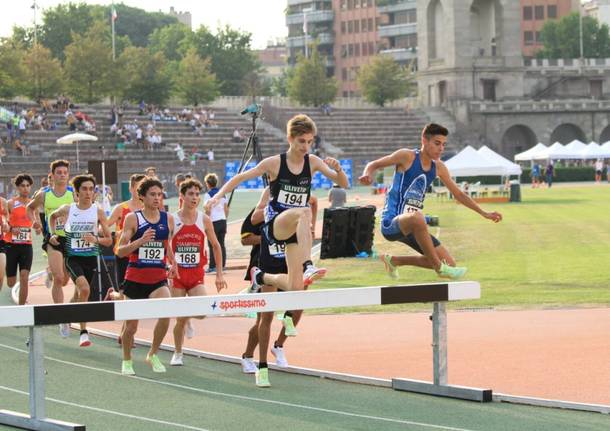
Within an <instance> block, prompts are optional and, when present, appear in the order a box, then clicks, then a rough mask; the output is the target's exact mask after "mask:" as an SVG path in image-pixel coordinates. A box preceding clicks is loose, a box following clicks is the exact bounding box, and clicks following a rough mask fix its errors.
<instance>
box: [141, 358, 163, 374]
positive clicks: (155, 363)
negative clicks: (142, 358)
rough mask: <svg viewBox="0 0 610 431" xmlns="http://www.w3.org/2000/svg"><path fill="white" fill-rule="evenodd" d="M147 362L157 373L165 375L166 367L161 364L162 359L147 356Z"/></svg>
mask: <svg viewBox="0 0 610 431" xmlns="http://www.w3.org/2000/svg"><path fill="white" fill-rule="evenodd" d="M146 362H148V363H149V364H150V366H151V367H152V370H153V371H154V372H155V373H164V372H165V371H166V370H165V366H164V365H163V364H162V363H161V359H159V357H158V356H157V355H150V356H146Z"/></svg>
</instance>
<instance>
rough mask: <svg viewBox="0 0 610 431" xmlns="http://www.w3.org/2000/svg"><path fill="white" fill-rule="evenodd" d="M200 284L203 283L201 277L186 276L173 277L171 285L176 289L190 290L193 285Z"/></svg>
mask: <svg viewBox="0 0 610 431" xmlns="http://www.w3.org/2000/svg"><path fill="white" fill-rule="evenodd" d="M200 284H203V277H200V278H193V277H186V278H174V279H173V284H172V286H173V287H175V288H176V289H186V290H191V289H192V288H193V287H196V286H199V285H200Z"/></svg>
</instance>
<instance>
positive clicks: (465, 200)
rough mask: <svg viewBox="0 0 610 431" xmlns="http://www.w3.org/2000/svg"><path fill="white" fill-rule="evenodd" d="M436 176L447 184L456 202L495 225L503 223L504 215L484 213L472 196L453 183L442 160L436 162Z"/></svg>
mask: <svg viewBox="0 0 610 431" xmlns="http://www.w3.org/2000/svg"><path fill="white" fill-rule="evenodd" d="M436 175H437V176H438V177H439V178H440V179H441V181H442V182H443V184H445V186H446V187H447V189H448V190H449V192H450V193H451V194H452V195H453V196H454V197H455V200H457V201H458V202H460V203H461V204H462V205H464V206H465V207H467V208H470V209H471V210H473V211H474V212H476V213H478V214H480V215H481V216H483V217H485V218H486V219H488V220H491V221H493V222H495V223H498V222H499V221H502V214H500V213H499V212H496V211H493V212H487V211H484V210H483V209H482V208H481V207H480V206H479V204H477V203H476V202H475V201H474V200H473V199H472V198H471V197H470V196H468V195H467V194H466V193H464V192H463V191H462V190H461V189H460V188H459V187H458V186H457V184H456V183H455V182H454V181H453V179H451V175H450V174H449V169H447V166H445V164H444V163H443V162H442V161H440V160H437V161H436Z"/></svg>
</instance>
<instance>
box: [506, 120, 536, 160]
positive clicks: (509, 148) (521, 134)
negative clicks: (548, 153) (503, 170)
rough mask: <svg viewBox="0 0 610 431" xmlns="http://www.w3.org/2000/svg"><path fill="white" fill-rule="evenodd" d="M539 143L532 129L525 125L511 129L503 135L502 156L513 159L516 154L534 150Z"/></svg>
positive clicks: (517, 125) (518, 125)
mask: <svg viewBox="0 0 610 431" xmlns="http://www.w3.org/2000/svg"><path fill="white" fill-rule="evenodd" d="M537 143H538V138H536V134H535V133H534V131H533V130H532V129H530V128H529V127H528V126H524V125H523V124H516V125H514V126H511V127H509V128H508V129H506V131H505V132H504V135H502V155H503V156H504V157H507V158H509V159H510V160H512V159H513V157H514V155H515V154H518V153H521V152H523V151H525V150H528V149H530V148H532V147H533V146H534V145H536V144H537Z"/></svg>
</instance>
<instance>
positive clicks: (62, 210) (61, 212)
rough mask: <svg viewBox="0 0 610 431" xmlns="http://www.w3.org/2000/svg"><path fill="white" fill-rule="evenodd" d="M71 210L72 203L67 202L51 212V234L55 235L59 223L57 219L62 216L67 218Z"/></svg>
mask: <svg viewBox="0 0 610 431" xmlns="http://www.w3.org/2000/svg"><path fill="white" fill-rule="evenodd" d="M69 211H70V205H68V204H65V205H62V206H60V207H59V208H57V209H56V210H55V211H53V212H52V213H51V215H50V216H49V223H48V224H49V232H50V233H51V235H55V225H56V224H57V219H58V218H62V219H64V220H65V219H66V218H67V217H68V212H69Z"/></svg>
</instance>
